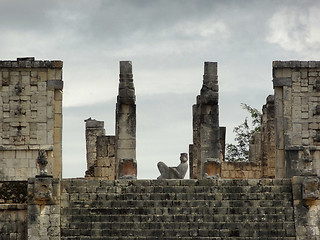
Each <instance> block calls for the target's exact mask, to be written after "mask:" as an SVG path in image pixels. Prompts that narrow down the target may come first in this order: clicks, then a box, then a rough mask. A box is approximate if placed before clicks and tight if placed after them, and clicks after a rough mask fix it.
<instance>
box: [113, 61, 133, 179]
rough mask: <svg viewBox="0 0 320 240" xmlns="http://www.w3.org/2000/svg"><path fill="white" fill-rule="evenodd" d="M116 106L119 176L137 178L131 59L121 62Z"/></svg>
mask: <svg viewBox="0 0 320 240" xmlns="http://www.w3.org/2000/svg"><path fill="white" fill-rule="evenodd" d="M119 77H120V83H119V93H118V99H117V107H116V158H117V177H118V178H119V179H121V178H122V179H123V178H136V177H137V162H136V104H135V101H136V96H135V89H134V84H133V74H132V63H131V61H121V62H120V75H119Z"/></svg>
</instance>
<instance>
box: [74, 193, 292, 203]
mask: <svg viewBox="0 0 320 240" xmlns="http://www.w3.org/2000/svg"><path fill="white" fill-rule="evenodd" d="M69 197H70V200H97V199H101V200H107V201H108V200H110V201H112V200H116V201H118V200H169V199H173V200H174V199H180V200H222V199H224V200H256V199H257V200H258V199H260V200H284V199H291V193H290V192H284V191H282V192H281V193H280V192H279V193H275V192H274V191H273V190H270V192H259V193H174V192H173V193H170V192H165V193H139V194H137V193H136V194H134V193H120V194H116V193H100V192H92V193H87V192H86V193H71V194H69Z"/></svg>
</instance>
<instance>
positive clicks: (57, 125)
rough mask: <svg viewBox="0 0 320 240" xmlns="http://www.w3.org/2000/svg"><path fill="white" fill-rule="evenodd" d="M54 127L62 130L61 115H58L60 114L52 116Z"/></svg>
mask: <svg viewBox="0 0 320 240" xmlns="http://www.w3.org/2000/svg"><path fill="white" fill-rule="evenodd" d="M54 127H55V128H62V114H60V113H55V114H54Z"/></svg>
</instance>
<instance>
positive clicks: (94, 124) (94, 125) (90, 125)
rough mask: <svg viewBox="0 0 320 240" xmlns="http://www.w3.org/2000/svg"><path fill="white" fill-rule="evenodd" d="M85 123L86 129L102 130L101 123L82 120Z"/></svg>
mask: <svg viewBox="0 0 320 240" xmlns="http://www.w3.org/2000/svg"><path fill="white" fill-rule="evenodd" d="M84 121H85V123H86V128H104V122H103V121H97V120H95V119H92V118H88V119H86V120H84Z"/></svg>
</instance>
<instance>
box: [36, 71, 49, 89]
mask: <svg viewBox="0 0 320 240" xmlns="http://www.w3.org/2000/svg"><path fill="white" fill-rule="evenodd" d="M38 79H39V82H38V85H39V84H40V83H42V86H43V82H46V81H47V80H48V72H47V71H39V72H38ZM45 85H46V83H45Z"/></svg>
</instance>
